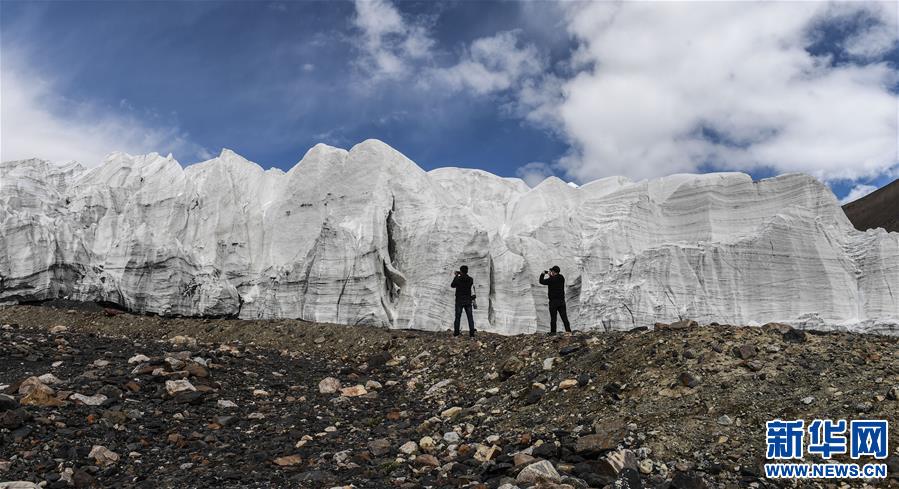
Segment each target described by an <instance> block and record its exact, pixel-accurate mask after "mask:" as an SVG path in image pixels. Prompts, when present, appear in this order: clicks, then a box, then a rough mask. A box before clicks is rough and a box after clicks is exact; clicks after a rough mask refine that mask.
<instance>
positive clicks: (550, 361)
mask: <svg viewBox="0 0 899 489" xmlns="http://www.w3.org/2000/svg"><path fill="white" fill-rule="evenodd" d="M556 360H558V359H557V358H556V357H549V358H546V359H544V360H543V370H552V369H553V365H554V364H555V363H556Z"/></svg>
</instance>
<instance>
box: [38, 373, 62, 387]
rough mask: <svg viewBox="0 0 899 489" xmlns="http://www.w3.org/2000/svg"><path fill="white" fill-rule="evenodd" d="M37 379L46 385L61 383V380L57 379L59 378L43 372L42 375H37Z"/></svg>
mask: <svg viewBox="0 0 899 489" xmlns="http://www.w3.org/2000/svg"><path fill="white" fill-rule="evenodd" d="M38 379H40V381H41V382H43V383H45V384H47V385H55V384H61V383H62V381H61V380H59V378H57V377H56V376H55V375H53V374H44V375H41V376H40V377H38Z"/></svg>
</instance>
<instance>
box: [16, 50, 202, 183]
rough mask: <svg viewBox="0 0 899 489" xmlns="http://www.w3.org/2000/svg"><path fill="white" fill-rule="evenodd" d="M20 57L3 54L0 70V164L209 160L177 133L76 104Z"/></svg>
mask: <svg viewBox="0 0 899 489" xmlns="http://www.w3.org/2000/svg"><path fill="white" fill-rule="evenodd" d="M22 59H23V57H22V56H19V55H18V53H14V52H13V50H12V49H11V48H6V49H4V53H3V64H2V69H0V84H2V86H0V140H2V144H0V160H2V161H11V160H20V159H28V158H42V159H46V160H50V161H56V162H64V161H71V160H75V161H78V162H80V163H82V164H83V165H85V166H96V165H99V164H100V163H102V162H103V160H104V158H105V156H106V155H107V154H109V153H111V152H113V151H125V152H128V153H132V154H139V153H149V152H153V151H156V152H159V153H163V154H165V153H169V152H171V153H173V154H174V155H175V156H176V157H180V158H186V159H190V158H196V157H202V155H203V154H208V151H206V150H205V149H204V148H203V147H201V146H200V145H197V144H195V143H193V142H191V141H190V140H189V139H188V137H187V135H185V134H184V133H182V132H181V131H180V130H179V129H178V128H177V127H162V126H151V125H148V124H146V123H144V122H143V121H141V120H139V119H138V118H136V117H134V116H133V115H131V112H132V111H133V110H132V109H131V108H130V103H129V102H128V101H127V100H124V99H123V100H122V101H120V103H119V104H117V105H118V109H119V110H120V111H121V112H113V111H111V110H106V109H101V108H100V107H98V106H97V105H95V104H92V103H89V102H76V101H73V100H70V99H67V98H65V97H64V96H62V95H60V94H59V93H57V87H56V84H55V83H54V82H53V81H52V80H49V79H47V78H44V77H41V76H40V75H38V74H36V73H35V72H34V71H33V70H31V69H29V68H28V67H27V66H26V65H25V64H24V63H23V62H21V60H22Z"/></svg>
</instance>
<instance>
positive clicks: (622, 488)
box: [614, 467, 643, 489]
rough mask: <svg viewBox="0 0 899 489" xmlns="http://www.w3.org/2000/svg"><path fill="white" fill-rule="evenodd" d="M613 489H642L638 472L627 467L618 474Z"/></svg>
mask: <svg viewBox="0 0 899 489" xmlns="http://www.w3.org/2000/svg"><path fill="white" fill-rule="evenodd" d="M614 487H615V488H616V489H642V488H643V481H642V480H641V479H640V473H639V472H637V471H636V470H635V469H632V468H629V467H628V468H625V469H623V470H622V471H621V472H620V473H619V474H618V478H617V479H615V483H614Z"/></svg>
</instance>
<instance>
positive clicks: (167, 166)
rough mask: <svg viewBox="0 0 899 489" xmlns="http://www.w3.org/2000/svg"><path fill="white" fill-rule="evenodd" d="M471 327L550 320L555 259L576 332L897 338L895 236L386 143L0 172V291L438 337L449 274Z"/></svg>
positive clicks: (789, 212)
mask: <svg viewBox="0 0 899 489" xmlns="http://www.w3.org/2000/svg"><path fill="white" fill-rule="evenodd" d="M463 264H466V265H468V266H469V269H470V270H471V275H472V276H473V277H474V280H475V284H476V293H477V295H478V304H479V306H480V308H479V309H477V310H476V311H475V321H476V327H477V328H478V329H480V330H484V331H494V332H499V333H504V334H514V333H531V332H536V331H544V330H547V329H548V323H549V317H548V311H547V304H546V303H547V300H546V290H545V288H544V287H542V286H540V285H539V284H538V283H537V278H538V275H539V273H540V272H541V271H542V270H545V269H547V268H549V267H550V266H552V265H558V266H560V267H561V268H562V273H563V274H564V275H565V277H566V280H567V284H566V285H567V290H566V295H567V298H568V309H569V317H570V318H571V319H572V323H573V325H574V326H575V327H576V328H583V329H586V328H590V329H605V330H621V329H630V328H634V327H639V326H647V325H649V326H651V325H652V324H653V323H655V322H670V321H674V320H677V319H679V318H691V319H695V320H698V321H700V322H706V323H708V322H713V321H714V322H718V323H731V324H761V323H765V322H771V321H778V322H786V323H791V324H794V325H799V326H806V327H810V326H813V327H818V328H841V329H842V328H845V329H857V330H865V331H872V332H894V333H895V332H897V331H899V233H887V232H885V231H884V230H882V229H877V230H869V231H867V232H859V231H856V230H855V229H854V228H853V226H852V225H851V224H850V222H849V221H848V219H847V218H846V216H845V214H844V213H843V211H842V210H841V208H840V206H839V204H838V203H837V200H836V198H835V197H834V195H833V194H832V193H831V191H830V190H829V189H828V188H827V187H826V186H824V185H822V184H821V183H820V182H818V181H817V180H815V179H814V178H812V177H809V176H805V175H799V174H790V175H782V176H779V177H775V178H769V179H765V180H761V181H756V182H754V181H752V179H751V178H750V177H749V176H748V175H745V174H742V173H712V174H704V175H672V176H670V177H665V178H661V179H658V180H650V181H640V182H632V181H630V180H628V179H626V178H622V177H612V178H605V179H601V180H597V181H594V182H591V183H588V184H586V185H583V186H581V187H579V188H577V187H574V186H571V185H568V184H566V183H565V182H563V181H561V180H559V179H557V178H554V177H551V178H549V179H547V180H545V181H543V182H542V183H541V184H539V185H537V186H536V187H534V188H529V187H528V186H527V185H526V184H525V183H524V182H523V181H521V180H519V179H514V178H502V177H498V176H495V175H492V174H490V173H487V172H483V171H479V170H469V169H460V168H441V169H437V170H433V171H430V172H425V171H423V170H422V169H421V168H419V167H418V166H417V165H416V164H415V163H413V162H412V161H410V160H409V159H408V158H406V157H405V156H403V155H402V154H400V153H399V152H397V151H396V150H394V149H393V148H391V147H389V146H387V145H386V144H384V143H382V142H380V141H376V140H368V141H365V142H363V143H361V144H358V145H356V146H354V147H353V148H352V149H351V150H349V151H346V150H343V149H337V148H333V147H329V146H326V145H321V144H320V145H317V146H315V147H313V148H312V149H311V150H309V152H307V153H306V155H305V156H304V157H303V159H302V160H301V161H300V162H299V163H298V164H297V165H296V166H294V167H293V168H292V169H291V170H290V171H288V172H286V173H285V172H283V171H280V170H276V169H273V170H264V169H262V168H261V167H260V166H258V165H256V164H255V163H252V162H250V161H248V160H246V159H244V158H242V157H241V156H239V155H237V154H235V153H234V152H232V151H229V150H224V151H223V152H222V154H221V155H220V156H218V157H217V158H213V159H211V160H209V161H205V162H203V163H198V164H195V165H191V166H189V167H187V168H183V167H182V166H181V165H180V164H179V163H178V162H177V161H175V160H174V159H173V158H172V157H171V156H168V157H163V156H160V155H158V154H155V153H153V154H149V155H144V156H131V155H127V154H122V153H116V154H112V155H110V156H109V157H108V158H107V160H106V162H105V163H104V164H103V165H102V166H100V167H97V168H93V169H89V170H88V169H85V168H83V167H81V166H79V165H77V164H69V165H65V166H58V165H53V164H50V163H48V162H45V161H41V160H25V161H13V162H6V163H2V166H0V303H5V304H9V303H16V302H24V301H38V300H44V299H52V298H59V297H67V298H69V299H75V300H91V301H108V302H113V303H116V304H120V305H121V306H123V307H125V308H128V309H130V310H133V311H138V312H148V313H157V314H164V315H185V316H237V317H240V318H247V319H251V318H253V319H255V318H302V319H305V320H310V321H322V322H333V323H344V324H371V325H378V326H388V327H392V328H414V329H425V330H442V329H446V328H447V327H449V325H450V324H451V320H452V317H451V316H452V310H453V308H452V306H453V300H454V299H453V291H452V289H450V288H449V283H450V281H451V279H452V271H453V270H456V269H457V268H458V267H459V266H460V265H463Z"/></svg>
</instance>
